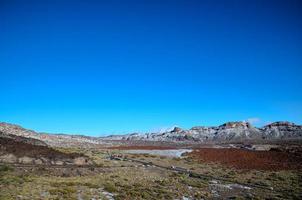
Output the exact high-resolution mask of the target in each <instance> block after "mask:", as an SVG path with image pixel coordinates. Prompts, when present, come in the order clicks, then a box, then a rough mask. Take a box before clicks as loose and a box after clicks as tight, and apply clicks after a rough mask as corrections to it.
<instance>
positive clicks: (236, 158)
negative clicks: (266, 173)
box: [188, 148, 302, 170]
mask: <svg viewBox="0 0 302 200" xmlns="http://www.w3.org/2000/svg"><path fill="white" fill-rule="evenodd" d="M188 155H189V156H190V157H192V158H193V159H197V160H199V161H201V162H208V163H219V164H222V165H226V166H230V167H234V168H237V169H249V170H250V169H256V170H291V169H302V156H296V155H294V154H290V153H287V152H275V151H249V150H243V149H214V148H202V149H195V150H194V151H193V152H191V153H189V154H188Z"/></svg>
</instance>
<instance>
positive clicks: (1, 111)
mask: <svg viewBox="0 0 302 200" xmlns="http://www.w3.org/2000/svg"><path fill="white" fill-rule="evenodd" d="M301 10H302V3H301V1H299V0H297V1H293V0H284V1H277V0H271V1H263V0H261V1H253V0H247V1H242V0H237V1H231V0H225V1H220V0H214V1H213V0H209V1H202V0H200V1H193V0H183V1H177V0H171V1H165V0H158V1H157V0H152V1H151V0H150V1H147V0H137V1H132V0H120V1H119V0H106V1H90V0H88V1H87V0H85V1H84V0H83V1H71V0H70V1H66V0H65V1H64V0H61V1H55V0H54V1H14V0H0V74H1V77H0V86H1V96H0V121H5V122H10V123H16V124H20V125H22V126H24V127H26V128H30V129H34V130H37V131H47V132H62V133H83V134H87V135H102V134H109V133H126V132H132V131H148V130H157V129H160V128H165V127H169V126H173V125H178V126H181V127H184V128H190V127H191V126H194V125H220V124H221V123H224V122H226V121H234V120H247V119H250V118H252V121H253V122H255V125H258V126H260V125H262V124H265V123H268V122H271V121H277V120H288V121H292V122H295V123H298V124H301V123H302V12H301Z"/></svg>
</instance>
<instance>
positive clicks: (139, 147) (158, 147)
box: [107, 146, 177, 150]
mask: <svg viewBox="0 0 302 200" xmlns="http://www.w3.org/2000/svg"><path fill="white" fill-rule="evenodd" d="M107 149H118V150H136V149H138V150H169V149H177V148H175V147H169V146H114V147H108V148H107Z"/></svg>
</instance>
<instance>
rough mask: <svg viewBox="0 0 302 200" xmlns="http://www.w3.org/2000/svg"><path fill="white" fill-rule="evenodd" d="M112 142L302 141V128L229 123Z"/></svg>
mask: <svg viewBox="0 0 302 200" xmlns="http://www.w3.org/2000/svg"><path fill="white" fill-rule="evenodd" d="M106 139H110V140H147V141H194V142H225V141H244V140H276V139H302V126H300V125H296V124H294V123H290V122H275V123H272V124H269V125H266V126H264V127H262V128H256V127H253V126H252V125H251V124H250V123H248V122H228V123H225V124H222V125H220V126H212V127H205V126H196V127H192V128H191V129H189V130H183V129H181V128H179V127H175V128H174V129H173V130H172V131H168V132H164V133H146V134H138V133H134V134H128V135H124V136H108V137H107V138H106Z"/></svg>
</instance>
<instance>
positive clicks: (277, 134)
mask: <svg viewBox="0 0 302 200" xmlns="http://www.w3.org/2000/svg"><path fill="white" fill-rule="evenodd" d="M262 131H263V132H265V133H266V134H265V137H267V138H275V139H278V138H281V139H283V138H302V126H300V125H296V124H294V123H291V122H287V121H281V122H274V123H271V124H268V125H266V126H264V127H263V128H262Z"/></svg>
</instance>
